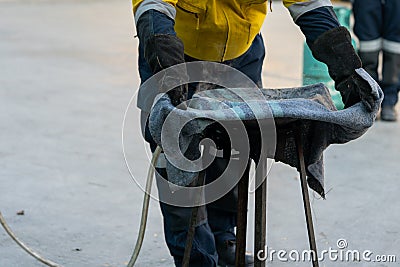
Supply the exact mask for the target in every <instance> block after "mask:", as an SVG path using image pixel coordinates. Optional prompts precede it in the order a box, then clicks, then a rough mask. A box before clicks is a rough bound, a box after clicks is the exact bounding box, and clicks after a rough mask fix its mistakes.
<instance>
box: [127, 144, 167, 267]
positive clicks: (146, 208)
mask: <svg viewBox="0 0 400 267" xmlns="http://www.w3.org/2000/svg"><path fill="white" fill-rule="evenodd" d="M161 151H162V149H161V147H159V146H158V147H157V148H156V150H155V151H154V153H153V158H152V159H151V165H150V167H149V171H148V173H147V181H146V188H145V192H144V199H143V207H142V218H141V219H140V228H139V235H138V238H137V240H136V245H135V249H134V251H133V254H132V257H131V259H130V261H129V263H128V267H133V266H134V265H135V262H136V260H137V258H138V256H139V252H140V249H141V248H142V244H143V239H144V233H145V231H146V224H147V215H148V213H149V201H150V191H151V186H152V182H153V175H154V166H155V165H156V162H157V160H158V157H159V156H160V154H161Z"/></svg>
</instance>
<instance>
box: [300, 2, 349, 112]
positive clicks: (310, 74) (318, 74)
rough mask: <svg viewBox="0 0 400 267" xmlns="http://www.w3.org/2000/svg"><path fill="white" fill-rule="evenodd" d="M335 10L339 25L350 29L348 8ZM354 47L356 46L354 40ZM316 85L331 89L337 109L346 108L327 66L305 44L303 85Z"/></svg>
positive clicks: (336, 8) (335, 8)
mask: <svg viewBox="0 0 400 267" xmlns="http://www.w3.org/2000/svg"><path fill="white" fill-rule="evenodd" d="M333 9H334V11H335V13H336V16H337V18H338V20H339V23H340V24H341V25H342V26H345V27H346V28H347V29H350V15H351V10H350V9H349V8H346V7H334V8H333ZM353 45H354V46H355V42H354V40H353ZM315 83H324V84H325V86H326V87H328V88H329V92H330V93H331V96H332V100H333V103H334V104H335V106H336V108H337V109H343V108H344V104H343V101H342V97H341V96H340V93H339V92H338V91H336V90H335V82H334V81H333V80H332V79H331V77H330V76H329V73H328V68H327V66H326V65H325V64H324V63H321V62H319V61H317V60H316V59H315V58H314V57H313V55H312V53H311V50H310V48H308V46H307V44H306V43H304V52H303V85H309V84H315Z"/></svg>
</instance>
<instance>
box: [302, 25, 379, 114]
mask: <svg viewBox="0 0 400 267" xmlns="http://www.w3.org/2000/svg"><path fill="white" fill-rule="evenodd" d="M310 49H311V51H312V54H313V56H314V57H315V58H316V59H317V60H319V61H321V62H323V63H325V64H326V65H327V66H328V71H329V75H330V76H331V78H332V79H333V80H334V81H335V88H336V90H338V91H339V92H340V94H341V95H342V100H343V103H344V105H345V108H347V107H349V106H352V105H354V104H355V103H357V102H359V101H360V100H361V101H362V102H363V103H364V104H365V106H366V108H367V109H368V110H369V111H371V110H372V108H373V106H374V102H375V101H376V100H377V99H378V98H377V95H376V94H374V93H373V91H372V88H371V86H370V85H369V83H368V82H367V81H365V80H364V79H363V78H361V77H360V76H359V75H358V74H357V73H356V72H355V70H356V69H358V68H361V67H362V64H361V60H360V58H359V57H358V55H357V53H356V51H355V50H354V48H353V46H352V44H351V36H350V33H349V31H348V30H347V29H346V28H345V27H343V26H341V27H338V28H334V29H332V30H329V31H327V32H325V33H323V34H322V35H321V36H319V37H318V38H317V40H315V41H314V43H313V44H312V45H311V47H310Z"/></svg>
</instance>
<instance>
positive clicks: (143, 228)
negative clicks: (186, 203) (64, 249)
mask: <svg viewBox="0 0 400 267" xmlns="http://www.w3.org/2000/svg"><path fill="white" fill-rule="evenodd" d="M161 151H162V149H161V147H157V149H156V150H155V152H154V154H153V158H152V159H151V165H150V167H149V171H148V173H147V181H146V189H145V194H144V199H143V207H142V218H141V220H140V228H139V235H138V238H137V240H136V245H135V249H134V251H133V254H132V257H131V259H130V261H129V263H128V267H133V266H134V265H135V262H136V260H137V258H138V256H139V252H140V249H141V248H142V244H143V239H144V234H145V232H146V224H147V215H148V213H149V201H150V191H151V186H152V182H153V175H154V166H155V164H156V162H157V160H158V157H159V156H160V154H161ZM0 223H1V225H2V226H3V228H4V230H5V231H6V232H7V234H8V235H9V236H10V237H11V239H12V240H14V241H15V243H17V244H18V245H19V246H20V247H21V248H22V249H23V250H25V251H26V252H27V253H28V254H29V255H31V256H32V257H34V258H35V259H37V260H38V261H40V262H42V263H43V264H46V265H47V266H50V267H62V265H60V264H57V263H54V262H52V261H50V260H47V259H45V258H43V257H42V256H40V255H39V254H38V253H36V252H35V251H33V250H32V249H31V248H29V247H28V246H27V245H25V244H24V243H23V242H22V241H20V240H19V239H18V238H17V236H16V235H15V234H14V233H13V231H11V229H10V227H9V226H8V224H7V222H6V220H5V219H4V217H3V215H2V214H1V212H0Z"/></svg>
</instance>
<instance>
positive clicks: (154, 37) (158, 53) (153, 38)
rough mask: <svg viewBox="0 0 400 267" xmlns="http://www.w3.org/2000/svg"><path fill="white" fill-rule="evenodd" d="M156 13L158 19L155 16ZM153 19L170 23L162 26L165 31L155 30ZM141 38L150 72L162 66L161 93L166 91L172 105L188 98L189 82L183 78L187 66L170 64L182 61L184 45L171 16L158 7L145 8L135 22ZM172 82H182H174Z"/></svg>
mask: <svg viewBox="0 0 400 267" xmlns="http://www.w3.org/2000/svg"><path fill="white" fill-rule="evenodd" d="M155 16H157V19H155ZM154 23H164V24H165V25H170V27H171V29H168V27H158V28H162V29H163V30H164V32H156V33H155V30H154V27H156V26H157V25H153V24H154ZM136 28H137V33H138V37H139V40H140V42H142V44H143V46H144V58H145V59H146V61H147V63H148V64H149V66H150V68H151V70H152V72H153V74H156V73H157V72H159V71H161V70H165V69H167V70H166V72H165V73H164V76H163V78H162V81H161V82H162V84H160V88H159V91H160V93H167V94H168V96H169V98H170V99H171V102H172V104H173V105H174V106H177V105H179V104H181V103H183V102H184V101H186V100H187V94H188V86H187V84H185V81H187V80H188V77H187V72H186V66H185V65H183V64H182V65H179V66H176V67H174V68H170V67H172V66H175V65H178V64H181V63H184V62H185V59H184V48H183V43H182V41H181V40H180V39H179V38H178V37H177V36H176V34H175V33H174V29H173V24H172V23H171V19H170V18H169V17H168V16H167V15H165V14H163V13H161V12H158V11H155V10H148V11H146V12H145V13H143V14H142V15H141V16H140V18H139V20H138V22H137V25H136ZM173 84H182V85H179V86H173Z"/></svg>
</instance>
